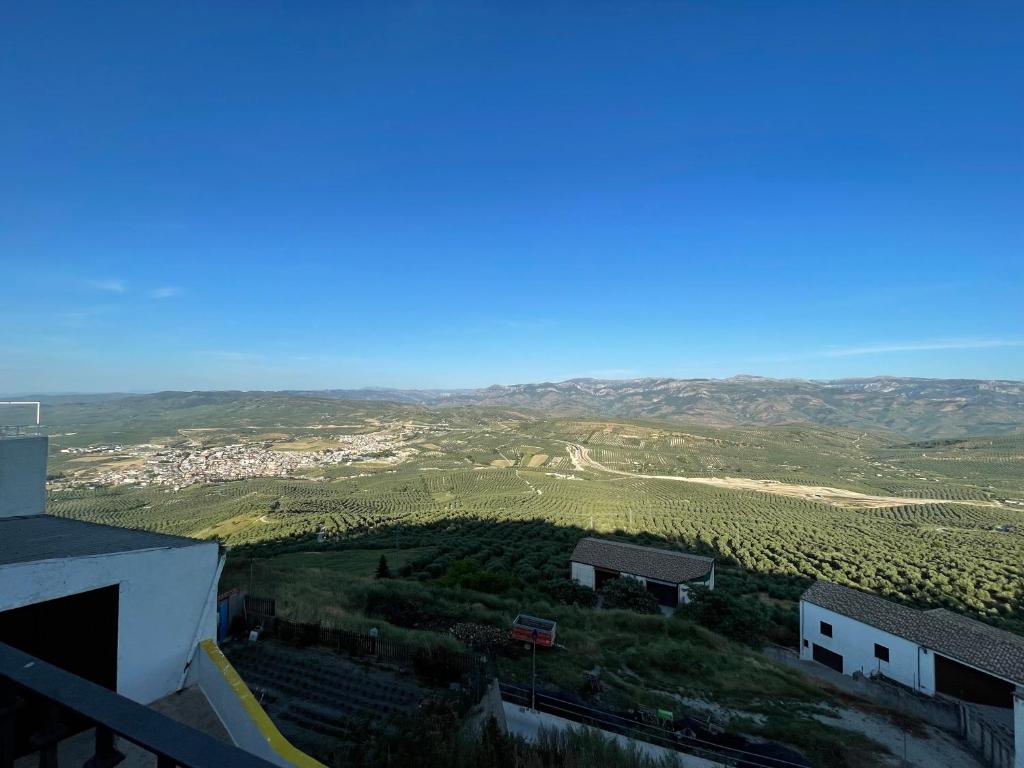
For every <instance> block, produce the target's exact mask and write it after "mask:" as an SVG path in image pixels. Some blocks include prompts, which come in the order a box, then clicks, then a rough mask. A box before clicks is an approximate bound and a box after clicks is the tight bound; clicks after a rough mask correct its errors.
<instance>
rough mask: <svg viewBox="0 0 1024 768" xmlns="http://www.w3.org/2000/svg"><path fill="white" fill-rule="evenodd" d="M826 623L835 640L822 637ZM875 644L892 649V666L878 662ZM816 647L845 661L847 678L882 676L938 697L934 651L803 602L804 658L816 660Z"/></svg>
mask: <svg viewBox="0 0 1024 768" xmlns="http://www.w3.org/2000/svg"><path fill="white" fill-rule="evenodd" d="M822 621H824V622H827V623H829V624H831V625H832V637H827V636H825V635H823V634H821V625H820V622H822ZM805 640H806V641H807V643H806V646H805V644H804V641H805ZM875 643H878V644H879V645H884V646H886V647H887V648H888V649H889V661H888V662H884V661H880V660H879V659H876V658H875ZM815 644H817V645H820V646H821V647H822V648H827V649H828V650H830V651H833V652H834V653H838V654H840V655H841V656H842V657H843V674H845V675H852V674H853V673H854V672H861V673H863V674H865V675H869V674H872V673H875V672H881V673H882V674H883V675H885V676H886V677H888V678H890V679H892V680H896V681H897V682H900V683H903V684H904V685H906V686H909V687H911V688H914V689H916V690H919V691H921V692H922V693H926V694H929V695H931V694H934V693H935V655H934V654H933V653H932V652H931V651H929V650H928V649H926V648H921V647H920V646H918V645H917V644H916V643H912V642H911V641H909V640H906V639H904V638H902V637H897V636H896V635H891V634H889V633H888V632H883V631H882V630H880V629H876V628H875V627H871V626H868V625H867V624H862V623H861V622H859V621H856V620H854V619H851V618H848V617H846V616H843V615H841V614H838V613H835V612H833V611H829V610H827V609H825V608H821V607H819V606H817V605H814V604H812V603H808V602H804V601H801V602H800V658H802V659H807V660H811V659H813V653H814V645H815Z"/></svg>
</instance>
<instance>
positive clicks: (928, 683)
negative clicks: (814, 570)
mask: <svg viewBox="0 0 1024 768" xmlns="http://www.w3.org/2000/svg"><path fill="white" fill-rule="evenodd" d="M800 657H801V658H802V659H806V660H813V661H817V662H819V663H821V664H824V665H825V666H828V667H831V668H832V669H834V670H836V671H837V672H841V673H843V674H845V675H852V674H854V673H857V672H859V673H861V674H863V675H869V676H870V675H878V676H882V677H885V678H888V679H890V680H894V681H895V682H897V683H901V684H903V685H905V686H907V687H908V688H912V689H913V690H915V691H918V692H920V693H923V694H925V695H928V696H934V695H935V694H942V695H946V696H951V697H954V698H957V699H961V700H963V701H968V702H973V703H976V704H983V705H987V706H994V707H1003V708H1012V709H1013V710H1014V724H1015V727H1014V732H1015V739H1016V762H1015V763H1014V765H1016V766H1018V768H1024V637H1021V636H1020V635H1016V634H1013V633H1012V632H1004V631H1003V630H1000V629H996V628H995V627H991V626H989V625H988V624H983V623H981V622H979V621H974V620H973V619H969V618H967V617H965V616H961V615H959V614H955V613H952V612H950V611H947V610H945V609H942V608H936V609H933V610H927V611H921V610H917V609H915V608H910V607H908V606H905V605H900V604H899V603H894V602H892V601H890V600H885V599H884V598H881V597H878V596H877V595H871V594H867V593H865V592H861V591H859V590H856V589H851V588H850V587H844V586H841V585H839V584H832V583H829V582H824V581H819V582H817V583H815V584H814V585H813V586H811V587H810V588H809V589H808V590H807V591H806V592H804V594H803V595H802V596H801V598H800Z"/></svg>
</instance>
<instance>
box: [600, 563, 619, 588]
mask: <svg viewBox="0 0 1024 768" xmlns="http://www.w3.org/2000/svg"><path fill="white" fill-rule="evenodd" d="M620 575H621V574H620V573H619V572H618V571H609V570H608V569H607V568H598V567H597V566H594V589H597V590H600V589H601V587H603V586H604V585H605V584H607V583H608V582H609V581H611V580H612V579H617V578H619V576H620Z"/></svg>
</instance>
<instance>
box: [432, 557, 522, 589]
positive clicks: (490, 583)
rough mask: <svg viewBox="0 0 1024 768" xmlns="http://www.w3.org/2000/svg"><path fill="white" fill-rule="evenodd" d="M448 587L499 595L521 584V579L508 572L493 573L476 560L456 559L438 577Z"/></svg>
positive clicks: (440, 582) (439, 581)
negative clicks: (442, 574)
mask: <svg viewBox="0 0 1024 768" xmlns="http://www.w3.org/2000/svg"><path fill="white" fill-rule="evenodd" d="M438 583H439V584H443V585H444V586H446V587H462V588H463V589H475V590H477V591H478V592H490V593H491V594H494V595H497V594H501V593H502V592H507V591H508V590H510V589H513V588H515V587H518V586H519V581H518V579H516V578H515V577H514V576H512V575H511V574H508V573H492V572H491V571H485V570H484V569H483V568H481V567H480V563H478V562H477V561H476V560H468V559H467V560H456V561H455V562H453V563H452V564H451V565H449V566H448V570H447V571H446V572H445V574H444V576H442V577H441V578H440V579H438Z"/></svg>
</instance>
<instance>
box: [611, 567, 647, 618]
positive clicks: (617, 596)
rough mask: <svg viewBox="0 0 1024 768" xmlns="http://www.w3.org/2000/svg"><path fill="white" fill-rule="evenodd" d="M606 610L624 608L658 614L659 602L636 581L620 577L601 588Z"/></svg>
mask: <svg viewBox="0 0 1024 768" xmlns="http://www.w3.org/2000/svg"><path fill="white" fill-rule="evenodd" d="M601 596H602V597H603V598H604V607H605V608H623V609H625V610H627V611H636V612H637V613H657V612H658V601H657V600H655V599H654V595H652V594H651V593H650V592H648V591H647V588H646V587H645V586H644V585H643V584H641V583H640V582H639V581H637V580H636V579H631V578H629V577H628V576H620V577H619V578H617V579H612V580H611V581H609V582H608V583H607V584H605V585H604V586H603V587H602V588H601Z"/></svg>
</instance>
